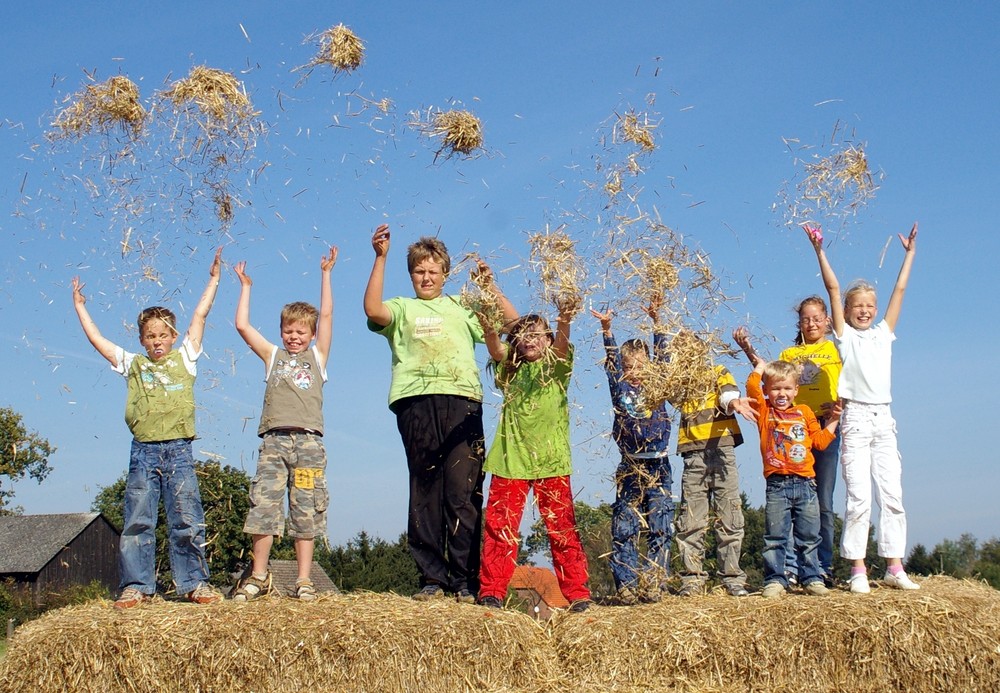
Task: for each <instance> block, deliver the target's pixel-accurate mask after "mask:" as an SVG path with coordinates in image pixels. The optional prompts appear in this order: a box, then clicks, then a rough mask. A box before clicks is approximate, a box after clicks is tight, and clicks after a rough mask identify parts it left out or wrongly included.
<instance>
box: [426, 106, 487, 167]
mask: <svg viewBox="0 0 1000 693" xmlns="http://www.w3.org/2000/svg"><path fill="white" fill-rule="evenodd" d="M410 115H411V117H412V120H411V121H410V126H411V127H414V128H416V129H417V130H419V131H420V132H421V133H422V134H423V135H424V136H426V137H430V138H433V137H440V138H441V146H440V147H439V148H438V150H437V152H435V154H434V159H435V160H437V158H438V156H440V155H441V154H442V153H444V154H445V158H446V159H447V158H451V157H452V156H454V155H456V154H462V155H464V156H470V155H472V153H473V152H475V151H477V150H479V149H482V147H483V126H482V123H481V122H480V121H479V118H477V117H476V116H475V115H473V114H472V113H471V112H469V111H462V110H458V109H452V110H450V111H436V110H433V109H431V110H428V111H427V112H426V114H421V113H419V112H414V113H411V114H410Z"/></svg>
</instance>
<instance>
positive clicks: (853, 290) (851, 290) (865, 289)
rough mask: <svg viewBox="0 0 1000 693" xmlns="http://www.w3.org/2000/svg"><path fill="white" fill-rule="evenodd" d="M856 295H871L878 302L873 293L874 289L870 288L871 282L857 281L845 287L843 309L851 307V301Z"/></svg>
mask: <svg viewBox="0 0 1000 693" xmlns="http://www.w3.org/2000/svg"><path fill="white" fill-rule="evenodd" d="M858 294H871V295H872V296H874V297H875V300H876V301H878V293H877V292H876V291H875V287H874V286H872V284H871V282H869V281H867V280H865V279H857V280H855V281H853V282H851V284H850V286H848V287H847V291H845V292H844V308H845V309H846V308H848V307H849V306H850V305H851V299H852V298H854V297H855V296H857V295H858Z"/></svg>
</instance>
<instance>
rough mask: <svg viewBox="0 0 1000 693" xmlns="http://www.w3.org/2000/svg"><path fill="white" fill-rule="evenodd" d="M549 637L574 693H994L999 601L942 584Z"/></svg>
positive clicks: (740, 602)
mask: <svg viewBox="0 0 1000 693" xmlns="http://www.w3.org/2000/svg"><path fill="white" fill-rule="evenodd" d="M552 631H553V639H554V647H555V650H556V656H557V657H558V658H559V661H560V662H561V663H562V665H563V666H564V667H565V668H566V669H567V670H568V671H571V672H573V677H574V679H575V681H574V685H575V689H576V690H605V691H631V690H678V691H727V692H729V691H764V690H766V691H774V692H781V691H789V692H791V691H831V692H833V691H836V692H840V691H879V692H880V693H881V692H883V691H889V690H897V691H947V690H950V691H995V690H1000V593H998V592H997V591H996V590H993V589H991V588H990V587H988V586H985V585H982V584H978V583H973V582H969V581H964V582H960V581H957V580H954V579H952V578H946V577H934V578H929V579H926V580H924V581H923V589H922V590H921V591H920V592H909V593H904V592H901V591H898V590H892V589H889V588H882V589H875V590H874V591H873V593H872V594H871V595H868V596H864V597H861V596H858V595H852V594H850V593H849V592H847V591H846V590H843V589H840V590H836V591H835V592H834V593H833V594H831V595H829V596H827V597H811V596H806V595H804V594H796V595H786V596H785V597H784V598H782V599H777V600H766V599H763V598H761V597H759V596H752V597H749V598H746V599H734V598H732V597H729V596H725V595H722V594H711V595H708V596H705V597H701V598H695V599H684V600H679V599H672V600H667V601H664V602H661V603H659V604H651V605H645V606H639V607H630V608H618V609H613V608H596V609H591V610H589V611H588V612H587V613H586V615H585V617H584V618H572V617H570V615H566V616H563V617H561V618H560V620H558V621H557V622H556V624H554V626H553V628H552Z"/></svg>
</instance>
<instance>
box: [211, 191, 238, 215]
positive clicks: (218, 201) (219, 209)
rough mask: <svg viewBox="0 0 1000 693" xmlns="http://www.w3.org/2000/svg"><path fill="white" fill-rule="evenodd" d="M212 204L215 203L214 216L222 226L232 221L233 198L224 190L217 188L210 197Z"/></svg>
mask: <svg viewBox="0 0 1000 693" xmlns="http://www.w3.org/2000/svg"><path fill="white" fill-rule="evenodd" d="M212 202H214V203H215V216H217V217H218V218H219V221H221V222H222V223H223V224H229V223H231V222H232V221H233V196H232V195H230V194H229V192H228V191H227V190H225V189H224V188H221V187H220V188H217V189H216V191H215V193H214V194H213V195H212Z"/></svg>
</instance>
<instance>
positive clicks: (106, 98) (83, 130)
mask: <svg viewBox="0 0 1000 693" xmlns="http://www.w3.org/2000/svg"><path fill="white" fill-rule="evenodd" d="M145 119H146V109H145V108H143V106H142V104H141V103H140V102H139V87H137V86H136V84H135V82H133V81H132V80H130V79H129V78H128V77H123V76H121V75H117V76H115V77H112V78H111V79H109V80H107V81H105V82H101V83H100V84H88V85H86V86H85V87H84V88H83V89H82V90H81V91H79V92H77V93H76V94H74V95H73V97H72V101H71V103H70V105H69V106H67V107H66V108H64V109H63V110H62V111H60V112H59V114H58V115H57V116H56V118H55V120H54V121H53V123H52V127H53V128H54V129H53V130H52V131H51V132H50V133H49V135H48V136H49V139H53V140H57V139H61V138H64V137H71V136H72V137H82V136H84V135H88V134H90V133H91V132H92V131H97V132H99V133H101V134H106V133H107V132H108V131H110V130H111V129H112V128H114V127H120V128H121V129H122V130H124V131H125V132H126V133H128V134H129V135H131V136H132V137H133V138H134V137H137V136H138V135H139V134H140V132H141V131H142V126H143V122H144V121H145Z"/></svg>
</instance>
